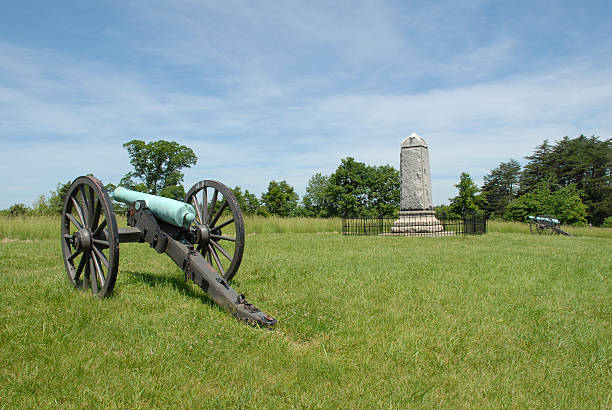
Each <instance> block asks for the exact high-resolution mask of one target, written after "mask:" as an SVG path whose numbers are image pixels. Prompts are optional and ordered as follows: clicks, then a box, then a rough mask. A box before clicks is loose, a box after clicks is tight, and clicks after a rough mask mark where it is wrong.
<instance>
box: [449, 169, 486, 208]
mask: <svg viewBox="0 0 612 410" xmlns="http://www.w3.org/2000/svg"><path fill="white" fill-rule="evenodd" d="M455 187H456V188H457V189H458V190H459V194H458V195H457V196H456V197H454V198H450V206H451V210H452V211H453V213H455V214H458V215H463V214H466V213H479V212H480V211H481V207H483V206H484V205H485V201H484V198H483V197H482V196H481V195H479V194H478V187H477V186H476V184H475V183H474V181H472V177H470V174H468V173H467V172H462V173H461V176H460V177H459V183H458V184H456V185H455Z"/></svg>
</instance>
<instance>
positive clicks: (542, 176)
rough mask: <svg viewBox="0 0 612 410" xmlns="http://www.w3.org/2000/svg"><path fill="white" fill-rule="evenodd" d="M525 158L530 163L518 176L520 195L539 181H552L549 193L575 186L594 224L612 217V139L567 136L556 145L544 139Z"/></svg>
mask: <svg viewBox="0 0 612 410" xmlns="http://www.w3.org/2000/svg"><path fill="white" fill-rule="evenodd" d="M527 159H529V160H530V162H529V163H528V164H527V165H526V166H525V168H524V170H523V173H522V175H521V195H522V194H525V193H527V192H530V191H531V190H533V189H535V187H536V186H537V185H538V183H539V181H542V180H548V181H552V186H551V190H552V191H557V190H559V189H560V188H563V187H566V186H569V185H571V184H574V185H575V186H576V189H577V190H578V192H579V194H580V197H581V199H582V201H583V203H584V204H585V205H587V206H588V214H589V216H588V218H589V220H590V221H591V222H592V223H593V224H595V225H599V224H601V223H602V222H603V220H604V218H605V217H607V216H609V215H612V139H607V140H603V141H602V140H600V139H599V137H595V136H592V137H585V136H584V135H581V136H580V137H578V138H574V139H570V138H569V137H567V136H566V137H563V139H561V140H560V141H558V142H557V143H556V144H555V145H550V144H549V143H548V141H547V140H545V141H544V143H543V144H542V145H540V146H538V147H537V148H536V150H535V152H534V154H533V155H532V156H529V157H527Z"/></svg>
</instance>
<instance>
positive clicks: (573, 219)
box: [504, 178, 587, 225]
mask: <svg viewBox="0 0 612 410" xmlns="http://www.w3.org/2000/svg"><path fill="white" fill-rule="evenodd" d="M554 186H555V184H554V183H553V181H552V178H549V179H545V180H543V181H540V183H538V185H536V187H535V188H534V189H532V190H531V191H529V192H527V193H525V194H523V195H521V196H520V197H518V198H517V199H515V200H514V201H513V202H512V203H511V204H510V205H508V206H507V207H506V210H505V212H504V218H505V219H508V220H514V221H526V220H527V218H528V216H529V215H532V216H535V215H553V216H554V217H556V218H557V219H559V221H560V222H561V223H563V224H575V225H582V224H585V223H586V216H587V207H586V205H584V204H583V203H582V200H581V199H580V195H579V193H578V190H577V189H576V185H574V184H571V185H568V186H566V187H563V188H561V189H557V190H554Z"/></svg>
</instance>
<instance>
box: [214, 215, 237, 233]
mask: <svg viewBox="0 0 612 410" xmlns="http://www.w3.org/2000/svg"><path fill="white" fill-rule="evenodd" d="M233 222H234V218H232V219H229V220H227V221H225V222H223V223H222V224H220V225H218V226H215V230H219V229H221V228H225V227H226V226H227V225H229V224H231V223H233Z"/></svg>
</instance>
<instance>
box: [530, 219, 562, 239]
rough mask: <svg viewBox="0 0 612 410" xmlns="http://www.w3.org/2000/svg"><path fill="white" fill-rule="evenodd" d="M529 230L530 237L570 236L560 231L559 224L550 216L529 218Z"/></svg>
mask: <svg viewBox="0 0 612 410" xmlns="http://www.w3.org/2000/svg"><path fill="white" fill-rule="evenodd" d="M529 230H530V231H531V234H532V235H536V234H537V235H559V234H563V235H565V236H572V235H571V234H569V233H567V232H565V231H564V230H563V229H561V223H560V222H559V220H558V219H556V218H555V217H553V216H552V215H536V216H531V215H530V216H529Z"/></svg>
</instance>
